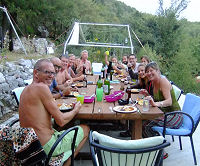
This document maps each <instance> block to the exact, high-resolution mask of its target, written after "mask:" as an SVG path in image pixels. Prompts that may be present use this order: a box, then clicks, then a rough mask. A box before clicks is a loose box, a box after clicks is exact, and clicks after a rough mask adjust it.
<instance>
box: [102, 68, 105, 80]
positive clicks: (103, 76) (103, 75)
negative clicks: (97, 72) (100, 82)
mask: <svg viewBox="0 0 200 166" xmlns="http://www.w3.org/2000/svg"><path fill="white" fill-rule="evenodd" d="M101 78H103V79H104V78H105V68H104V66H103V67H102V68H101Z"/></svg>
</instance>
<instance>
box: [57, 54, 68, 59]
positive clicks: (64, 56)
mask: <svg viewBox="0 0 200 166" xmlns="http://www.w3.org/2000/svg"><path fill="white" fill-rule="evenodd" d="M62 57H63V58H66V59H69V55H68V54H62V55H61V56H60V57H59V58H60V59H61V58H62Z"/></svg>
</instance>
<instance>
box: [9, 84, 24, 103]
mask: <svg viewBox="0 0 200 166" xmlns="http://www.w3.org/2000/svg"><path fill="white" fill-rule="evenodd" d="M24 88H25V87H18V88H15V89H13V90H12V94H13V95H14V97H15V100H16V102H17V105H19V101H20V96H21V93H22V91H23V90H24Z"/></svg>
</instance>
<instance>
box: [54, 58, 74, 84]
mask: <svg viewBox="0 0 200 166" xmlns="http://www.w3.org/2000/svg"><path fill="white" fill-rule="evenodd" d="M60 60H61V61H62V68H61V70H60V71H59V72H58V73H57V75H56V81H57V83H58V85H64V86H69V85H70V84H71V83H72V82H73V79H72V77H71V76H70V74H69V73H68V71H67V70H66V68H67V65H68V56H66V55H63V56H61V57H60Z"/></svg>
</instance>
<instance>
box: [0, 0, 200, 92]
mask: <svg viewBox="0 0 200 166" xmlns="http://www.w3.org/2000/svg"><path fill="white" fill-rule="evenodd" d="M188 3H189V1H188V0H171V5H170V7H169V8H166V9H165V8H164V7H163V0H159V9H158V12H157V15H156V16H154V15H151V14H145V13H140V12H138V11H137V10H136V9H135V8H131V7H129V6H126V5H125V4H124V3H123V2H120V1H116V0H73V1H72V0H56V1H55V0H42V1H40V0H12V1H10V0H0V5H1V6H5V7H6V8H7V9H8V11H9V13H10V15H11V17H12V18H13V20H14V22H16V23H17V25H18V26H19V29H20V30H19V29H18V28H17V31H18V34H19V35H20V36H29V35H30V36H35V35H37V36H40V32H39V31H38V27H39V26H44V27H45V28H46V29H47V30H48V31H49V38H50V39H52V40H53V41H54V42H55V43H56V45H57V46H59V47H57V48H59V49H57V50H59V51H60V52H59V54H60V53H62V50H63V43H64V41H65V40H66V38H67V35H68V34H69V32H70V30H71V28H72V25H73V22H74V21H80V22H99V23H119V24H129V25H130V27H131V31H134V32H135V33H136V34H137V36H138V38H139V39H140V41H141V43H142V44H143V45H144V46H145V50H146V51H144V49H143V48H141V45H140V44H139V42H138V41H137V39H136V37H135V36H134V35H133V34H132V39H133V44H134V47H135V50H134V51H135V53H137V55H138V61H139V60H140V57H141V56H142V55H144V54H147V55H148V56H149V57H150V58H151V59H152V60H154V61H157V62H158V63H159V66H160V68H161V70H162V73H163V74H164V75H166V76H167V77H169V78H170V79H171V80H172V81H174V82H175V83H176V84H177V85H178V86H180V87H181V88H183V89H184V90H185V91H196V92H198V93H199V91H198V87H197V86H199V85H197V84H195V81H194V80H193V78H194V76H195V75H197V74H198V73H199V72H200V68H199V62H200V49H199V48H200V23H191V22H188V21H187V20H186V19H181V20H180V19H178V18H179V15H180V13H181V12H182V11H183V10H184V9H185V8H186V7H187V5H188ZM0 21H1V23H2V24H1V26H2V27H3V34H5V33H6V31H7V30H8V29H9V24H8V22H7V21H6V19H5V15H4V14H2V13H1V14H0ZM15 27H16V26H15ZM21 32H22V33H21ZM119 33H120V32H119ZM90 35H91V36H89V37H91V38H92V37H93V38H94V36H92V34H90ZM97 36H98V35H97ZM98 38H102V39H103V36H101V35H99V36H98ZM117 40H124V39H123V37H121V34H119V37H118V39H117ZM81 49H82V48H80V47H71V48H69V51H70V52H73V53H74V54H75V55H79V54H80V50H81ZM85 49H88V50H89V53H90V55H91V56H90V60H92V61H101V60H102V59H103V52H104V51H105V50H106V48H91V47H90V48H85ZM110 51H112V52H115V53H116V54H117V55H118V57H121V56H122V55H123V54H124V53H127V54H129V50H125V49H124V50H122V49H111V50H110ZM183 66H184V68H183ZM186 77H187V79H189V80H190V81H185V80H184V78H186ZM187 79H186V80H187ZM191 89H192V90H191ZM199 89H200V88H199Z"/></svg>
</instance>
